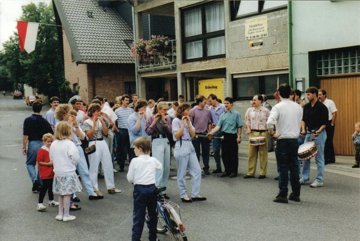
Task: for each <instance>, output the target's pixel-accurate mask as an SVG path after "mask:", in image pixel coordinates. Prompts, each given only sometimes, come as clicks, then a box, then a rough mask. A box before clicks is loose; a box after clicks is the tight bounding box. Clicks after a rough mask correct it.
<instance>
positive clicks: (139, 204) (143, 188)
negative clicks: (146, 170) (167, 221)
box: [131, 185, 157, 241]
mask: <svg viewBox="0 0 360 241" xmlns="http://www.w3.org/2000/svg"><path fill="white" fill-rule="evenodd" d="M133 196H134V211H133V227H132V239H131V240H132V241H140V238H141V234H142V231H143V228H144V222H145V215H146V210H147V213H148V215H149V221H148V222H147V226H148V228H149V240H150V241H156V226H157V212H156V187H155V185H135V187H134V193H133Z"/></svg>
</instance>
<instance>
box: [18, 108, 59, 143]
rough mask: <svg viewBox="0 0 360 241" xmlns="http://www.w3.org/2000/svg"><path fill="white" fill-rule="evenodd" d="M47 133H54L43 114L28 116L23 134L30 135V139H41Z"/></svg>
mask: <svg viewBox="0 0 360 241" xmlns="http://www.w3.org/2000/svg"><path fill="white" fill-rule="evenodd" d="M46 133H51V134H53V133H54V132H53V130H52V128H51V126H50V124H49V122H47V120H45V119H44V118H43V117H42V116H41V115H36V114H32V115H31V116H30V117H28V118H26V119H25V121H24V126H23V135H24V136H28V139H29V141H41V140H42V136H43V135H44V134H46Z"/></svg>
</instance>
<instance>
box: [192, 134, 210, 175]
mask: <svg viewBox="0 0 360 241" xmlns="http://www.w3.org/2000/svg"><path fill="white" fill-rule="evenodd" d="M199 134H202V135H206V133H199ZM192 143H193V145H194V148H195V152H196V156H197V158H198V160H199V161H200V145H201V156H202V160H203V163H204V170H209V154H210V140H209V139H208V138H207V137H199V138H195V139H193V141H192Z"/></svg>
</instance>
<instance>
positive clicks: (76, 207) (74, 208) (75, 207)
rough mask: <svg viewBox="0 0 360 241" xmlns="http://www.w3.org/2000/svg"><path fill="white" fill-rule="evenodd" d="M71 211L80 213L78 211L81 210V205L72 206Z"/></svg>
mask: <svg viewBox="0 0 360 241" xmlns="http://www.w3.org/2000/svg"><path fill="white" fill-rule="evenodd" d="M70 210H71V211H78V210H81V207H80V206H79V205H77V204H73V205H71V207H70Z"/></svg>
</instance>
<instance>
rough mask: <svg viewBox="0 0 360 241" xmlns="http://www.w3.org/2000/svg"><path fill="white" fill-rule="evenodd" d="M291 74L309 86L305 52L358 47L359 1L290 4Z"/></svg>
mask: <svg viewBox="0 0 360 241" xmlns="http://www.w3.org/2000/svg"><path fill="white" fill-rule="evenodd" d="M292 4H293V18H292V22H293V64H294V67H293V75H294V78H305V83H306V87H307V86H308V83H309V56H308V52H311V51H318V50H326V49H334V48H342V47H350V46H356V45H360V15H359V14H360V1H342V0H337V1H336V0H334V1H293V2H292Z"/></svg>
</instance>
